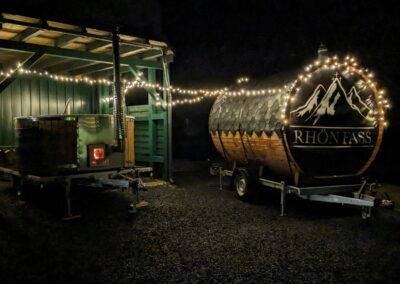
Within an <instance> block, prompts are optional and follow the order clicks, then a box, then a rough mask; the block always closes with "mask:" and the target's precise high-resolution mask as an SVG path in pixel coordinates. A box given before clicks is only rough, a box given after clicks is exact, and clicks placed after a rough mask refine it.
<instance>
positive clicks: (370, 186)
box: [210, 164, 393, 219]
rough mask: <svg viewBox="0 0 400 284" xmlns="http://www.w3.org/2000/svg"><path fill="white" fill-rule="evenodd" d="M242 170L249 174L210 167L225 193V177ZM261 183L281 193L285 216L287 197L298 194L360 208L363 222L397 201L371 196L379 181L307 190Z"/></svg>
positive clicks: (299, 187)
mask: <svg viewBox="0 0 400 284" xmlns="http://www.w3.org/2000/svg"><path fill="white" fill-rule="evenodd" d="M238 171H247V168H246V167H237V168H235V169H234V170H227V169H225V168H224V167H222V166H221V165H219V164H212V165H211V166H210V174H211V175H218V176H219V189H221V190H222V178H223V177H225V176H228V177H231V178H232V179H233V178H234V176H235V173H236V172H238ZM257 181H258V183H259V184H260V185H263V186H265V187H268V188H272V189H277V190H280V205H281V213H280V216H285V209H286V208H285V207H286V197H287V195H288V194H294V195H296V196H297V197H299V198H301V199H305V200H310V201H317V202H325V203H336V204H342V205H349V206H354V207H359V208H361V217H362V218H363V219H368V218H370V217H371V212H372V208H373V207H376V206H381V207H393V202H392V201H391V200H390V199H387V200H381V199H378V198H376V197H374V196H372V195H371V194H373V193H374V192H375V189H377V188H378V187H379V186H380V185H379V184H378V183H377V182H368V181H367V179H363V180H362V182H361V183H354V184H338V185H323V186H306V187H301V186H295V185H290V184H288V183H287V182H286V181H281V182H277V181H274V180H272V179H267V178H262V177H258V178H257ZM349 192H352V193H353V197H348V196H342V195H338V194H340V193H349ZM367 193H369V194H367ZM388 198H389V197H388Z"/></svg>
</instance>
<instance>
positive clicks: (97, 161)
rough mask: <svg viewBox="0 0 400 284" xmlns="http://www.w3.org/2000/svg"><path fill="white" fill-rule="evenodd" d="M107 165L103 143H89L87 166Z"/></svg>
mask: <svg viewBox="0 0 400 284" xmlns="http://www.w3.org/2000/svg"><path fill="white" fill-rule="evenodd" d="M102 165H108V159H107V158H106V146H105V145H89V166H102Z"/></svg>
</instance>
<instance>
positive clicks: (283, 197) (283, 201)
mask: <svg viewBox="0 0 400 284" xmlns="http://www.w3.org/2000/svg"><path fill="white" fill-rule="evenodd" d="M286 190H287V189H286V182H284V181H282V182H281V216H282V217H283V216H285V204H286V193H287V191H286Z"/></svg>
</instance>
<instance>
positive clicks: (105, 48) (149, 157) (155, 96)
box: [0, 13, 174, 180]
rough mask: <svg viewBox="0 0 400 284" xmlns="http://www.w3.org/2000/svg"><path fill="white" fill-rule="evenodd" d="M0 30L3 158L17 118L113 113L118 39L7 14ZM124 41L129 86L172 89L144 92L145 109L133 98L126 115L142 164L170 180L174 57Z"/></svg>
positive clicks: (138, 41) (157, 47) (156, 45)
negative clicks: (130, 119)
mask: <svg viewBox="0 0 400 284" xmlns="http://www.w3.org/2000/svg"><path fill="white" fill-rule="evenodd" d="M0 23H1V26H0V64H1V67H2V68H1V69H0V70H2V71H1V73H0V151H3V150H4V149H9V148H13V147H15V137H14V130H13V129H14V118H15V117H19V116H37V115H48V114H63V113H65V112H66V110H67V108H68V110H69V111H70V113H72V114H111V113H112V109H113V106H112V100H111V99H110V98H111V97H112V90H111V89H112V85H111V84H110V83H109V82H110V81H111V80H112V72H113V56H112V33H111V32H109V31H103V30H98V29H93V28H88V27H80V26H76V25H70V24H64V23H59V22H54V21H48V20H43V19H36V18H31V17H24V16H19V15H11V14H5V13H3V14H1V17H0ZM119 38H120V44H119V51H120V64H121V74H122V78H123V80H124V81H132V80H137V79H140V80H142V81H147V82H149V83H153V84H159V85H160V86H163V87H165V91H164V92H162V93H161V94H160V93H157V92H156V90H155V89H152V88H145V90H144V91H145V96H146V99H145V103H142V104H140V105H137V104H132V103H130V101H135V100H132V99H129V98H128V97H127V98H126V101H127V105H126V113H127V115H130V116H134V117H135V128H134V138H135V139H134V141H135V142H134V143H135V145H134V149H135V161H136V164H137V165H143V166H151V167H153V169H154V173H155V175H156V176H157V177H159V178H162V179H164V180H168V179H170V178H171V167H170V164H171V142H170V141H171V130H170V129H171V128H170V126H171V124H170V120H171V107H170V106H171V104H170V101H171V95H170V93H169V91H168V90H169V88H168V87H169V64H170V63H171V62H172V60H173V56H174V54H173V51H172V50H171V49H170V48H169V47H168V45H167V44H166V43H164V42H159V41H155V40H148V39H143V38H138V37H134V36H130V35H124V34H119ZM132 95H134V94H130V93H127V96H132ZM142 95H143V94H142Z"/></svg>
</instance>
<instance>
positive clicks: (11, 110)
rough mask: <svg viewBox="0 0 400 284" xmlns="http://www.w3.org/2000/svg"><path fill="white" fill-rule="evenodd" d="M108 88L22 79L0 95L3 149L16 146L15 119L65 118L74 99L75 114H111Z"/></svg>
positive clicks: (35, 78)
mask: <svg viewBox="0 0 400 284" xmlns="http://www.w3.org/2000/svg"><path fill="white" fill-rule="evenodd" d="M109 89H110V88H109V87H108V86H90V85H88V84H85V83H71V82H60V81H54V80H52V79H49V78H46V77H39V76H37V77H33V76H21V77H19V78H17V79H16V80H15V81H14V82H13V83H12V84H11V85H10V86H8V87H7V88H6V89H5V90H4V91H3V92H1V93H0V146H10V145H14V144H15V142H14V131H13V118H14V117H17V116H28V115H47V114H62V113H63V112H64V110H65V103H66V101H67V100H68V98H71V99H72V101H71V112H72V113H76V114H93V113H110V107H109V105H108V103H106V101H105V98H106V97H109Z"/></svg>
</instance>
